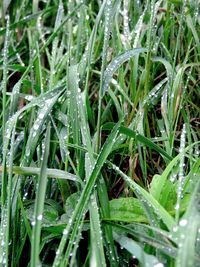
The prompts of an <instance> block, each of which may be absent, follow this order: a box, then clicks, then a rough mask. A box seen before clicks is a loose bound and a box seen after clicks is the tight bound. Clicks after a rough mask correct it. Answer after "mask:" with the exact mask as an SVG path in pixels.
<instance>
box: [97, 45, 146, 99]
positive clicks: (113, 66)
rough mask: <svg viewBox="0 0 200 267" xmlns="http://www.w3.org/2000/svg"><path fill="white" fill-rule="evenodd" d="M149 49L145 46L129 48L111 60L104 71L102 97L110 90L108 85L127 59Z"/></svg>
mask: <svg viewBox="0 0 200 267" xmlns="http://www.w3.org/2000/svg"><path fill="white" fill-rule="evenodd" d="M146 51H147V49H145V48H135V49H131V50H128V51H126V52H124V53H122V54H120V55H119V56H117V57H116V58H115V59H114V60H112V61H111V63H110V64H109V65H108V67H107V68H106V70H105V73H104V80H103V85H102V91H101V97H103V96H104V94H105V92H106V91H107V90H108V86H109V83H110V81H111V80H112V76H113V74H114V73H115V71H116V70H117V69H118V68H119V67H120V66H121V65H122V64H123V63H124V62H126V61H128V60H129V59H130V58H132V57H134V56H136V55H139V54H140V53H144V52H146Z"/></svg>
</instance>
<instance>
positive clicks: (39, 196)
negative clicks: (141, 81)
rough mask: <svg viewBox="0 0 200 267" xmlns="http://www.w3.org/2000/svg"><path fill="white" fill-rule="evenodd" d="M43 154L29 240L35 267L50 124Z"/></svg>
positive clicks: (39, 235) (32, 262)
mask: <svg viewBox="0 0 200 267" xmlns="http://www.w3.org/2000/svg"><path fill="white" fill-rule="evenodd" d="M44 144H45V147H44V155H43V160H42V166H41V170H40V175H39V177H38V178H39V181H38V186H37V191H36V201H35V212H34V218H33V221H32V226H33V229H32V241H31V262H30V266H31V267H35V266H37V265H38V264H39V262H40V261H39V253H40V238H41V222H42V217H43V209H44V201H45V194H46V186H47V164H48V157H49V144H50V125H48V127H47V132H46V137H45V143H44Z"/></svg>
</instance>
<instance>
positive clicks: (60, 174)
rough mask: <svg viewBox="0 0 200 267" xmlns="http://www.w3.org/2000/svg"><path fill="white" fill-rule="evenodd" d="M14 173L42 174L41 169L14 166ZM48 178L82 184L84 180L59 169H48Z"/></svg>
mask: <svg viewBox="0 0 200 267" xmlns="http://www.w3.org/2000/svg"><path fill="white" fill-rule="evenodd" d="M2 169H3V168H2V166H0V173H1V172H2ZM12 172H13V173H14V174H19V175H27V176H29V175H33V176H34V175H39V174H40V169H39V168H35V167H21V166H13V168H12ZM47 177H49V178H54V179H64V180H70V181H74V182H78V183H81V184H82V180H81V179H80V178H79V177H77V176H76V175H74V174H71V173H69V172H66V171H62V170H59V169H49V168H47Z"/></svg>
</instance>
